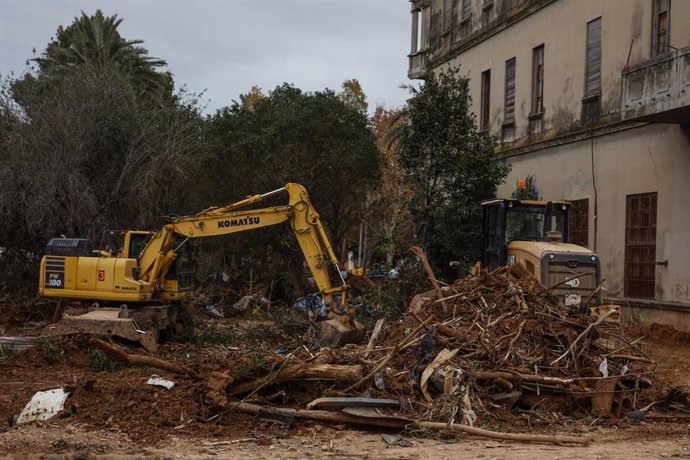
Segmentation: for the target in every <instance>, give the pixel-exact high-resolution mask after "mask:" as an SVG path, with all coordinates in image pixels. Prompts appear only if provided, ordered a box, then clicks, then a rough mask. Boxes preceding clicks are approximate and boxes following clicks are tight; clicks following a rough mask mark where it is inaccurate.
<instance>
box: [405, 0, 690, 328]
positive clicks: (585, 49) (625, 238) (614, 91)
mask: <svg viewBox="0 0 690 460" xmlns="http://www.w3.org/2000/svg"><path fill="white" fill-rule="evenodd" d="M410 5H411V13H412V18H411V24H412V48H411V52H410V55H409V70H408V76H409V77H410V78H411V79H420V78H423V76H424V74H425V72H426V71H427V70H431V71H437V70H439V69H442V68H444V67H445V66H449V65H452V66H457V65H460V68H461V73H463V74H465V75H467V76H469V77H470V79H471V81H470V91H471V95H472V100H473V101H472V107H473V110H474V112H475V114H476V116H477V121H478V124H479V126H480V129H482V130H486V131H487V132H489V133H490V134H492V135H494V136H496V137H497V139H498V142H499V146H498V152H497V154H499V155H502V156H504V157H505V158H506V159H507V160H508V161H509V162H510V163H511V164H512V172H511V174H510V176H509V177H508V179H507V181H506V183H505V184H504V185H503V186H502V187H501V188H500V190H499V195H500V196H508V197H509V196H510V194H511V192H513V191H514V190H515V188H516V183H517V181H518V180H520V179H524V178H526V177H528V176H533V177H534V181H535V183H536V186H537V187H538V189H539V192H540V194H541V196H542V197H543V198H544V199H549V200H561V199H565V200H568V201H572V202H573V212H572V219H571V226H570V233H571V241H572V242H575V243H579V244H582V245H584V246H587V247H589V248H590V249H592V250H594V251H595V252H597V253H598V254H599V256H600V258H601V263H602V276H603V278H605V279H606V289H607V291H606V292H605V297H608V298H611V299H615V300H616V301H617V302H619V303H623V304H625V303H626V302H629V303H630V304H634V305H640V306H645V309H646V310H651V309H652V308H656V307H659V310H654V311H653V314H654V315H657V316H655V318H656V317H658V318H661V317H663V316H664V315H670V314H671V313H669V312H672V311H674V310H678V311H681V310H684V309H686V308H687V307H688V306H690V128H689V127H688V123H690V1H687V0H605V1H604V0H411V1H410ZM689 311H690V310H689ZM647 314H651V313H649V312H648V313H647ZM687 316H689V317H690V315H687ZM667 321H677V320H676V319H672V318H671V317H670V316H669V317H668V318H667ZM684 321H685V320H684ZM687 326H688V328H689V329H690V321H688V324H687ZM683 328H686V327H683Z"/></svg>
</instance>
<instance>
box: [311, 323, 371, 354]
mask: <svg viewBox="0 0 690 460" xmlns="http://www.w3.org/2000/svg"><path fill="white" fill-rule="evenodd" d="M365 332H366V329H365V327H364V325H363V324H362V323H360V322H358V321H356V320H346V319H344V318H332V319H329V320H327V321H323V322H322V323H321V325H320V327H319V333H318V336H317V339H316V342H317V344H318V345H319V346H321V347H330V348H333V347H339V346H342V345H345V344H348V343H360V342H361V341H362V339H364V333H365Z"/></svg>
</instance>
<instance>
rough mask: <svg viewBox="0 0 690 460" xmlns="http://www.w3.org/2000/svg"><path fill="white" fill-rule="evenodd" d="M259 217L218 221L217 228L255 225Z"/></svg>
mask: <svg viewBox="0 0 690 460" xmlns="http://www.w3.org/2000/svg"><path fill="white" fill-rule="evenodd" d="M260 219H261V218H260V217H245V218H244V219H228V220H219V221H218V228H229V227H242V226H244V225H256V224H258V223H259V221H260Z"/></svg>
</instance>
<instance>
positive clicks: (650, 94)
mask: <svg viewBox="0 0 690 460" xmlns="http://www.w3.org/2000/svg"><path fill="white" fill-rule="evenodd" d="M622 78H623V98H622V107H621V113H622V118H623V119H624V120H636V121H648V122H654V123H679V124H686V123H690V47H688V48H683V49H679V50H675V51H673V52H670V53H666V54H664V55H662V56H658V57H655V58H654V59H652V60H650V61H646V62H643V63H641V64H637V65H634V66H630V67H626V68H625V69H623V72H622Z"/></svg>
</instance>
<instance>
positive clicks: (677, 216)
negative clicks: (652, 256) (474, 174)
mask: <svg viewBox="0 0 690 460" xmlns="http://www.w3.org/2000/svg"><path fill="white" fill-rule="evenodd" d="M593 150H594V172H595V176H594V177H595V179H596V188H597V201H598V203H597V204H598V211H599V215H598V224H597V238H596V251H597V252H598V253H599V256H600V257H601V260H602V276H603V278H605V279H606V280H607V284H606V288H607V289H608V291H607V292H606V293H605V295H606V296H611V297H622V296H623V272H624V261H625V211H626V196H627V195H629V194H635V193H646V192H657V194H658V208H657V249H656V252H657V254H656V259H657V261H664V260H668V266H663V265H659V266H657V268H656V276H657V282H656V286H657V295H656V299H657V300H660V301H668V302H683V303H690V292H688V289H689V287H688V285H690V180H688V179H689V178H690V131H689V130H686V129H683V128H681V127H679V126H677V125H645V126H642V127H638V128H633V129H627V130H624V131H619V132H617V133H614V134H607V135H603V136H600V137H595V138H594V143H593ZM510 162H511V163H512V166H513V169H512V171H511V173H510V175H509V176H508V178H507V181H506V183H505V184H504V185H503V186H502V187H501V188H500V189H499V196H510V193H511V192H512V191H513V190H514V189H515V184H516V182H517V180H518V179H520V178H524V177H526V176H527V175H534V176H535V177H536V182H537V183H536V185H537V187H538V188H539V191H540V192H541V193H542V195H543V196H544V197H545V198H548V199H554V200H555V199H566V200H567V199H570V200H573V199H581V198H589V200H590V201H589V203H590V209H589V215H590V222H589V231H590V248H591V249H595V248H594V198H595V197H594V187H593V180H592V142H591V140H590V139H586V140H582V141H579V142H573V143H568V144H564V145H561V146H558V147H553V148H549V149H545V150H540V151H537V152H532V153H529V154H525V155H520V156H514V157H511V158H510Z"/></svg>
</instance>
